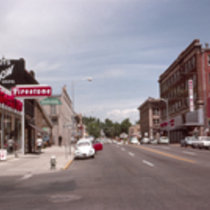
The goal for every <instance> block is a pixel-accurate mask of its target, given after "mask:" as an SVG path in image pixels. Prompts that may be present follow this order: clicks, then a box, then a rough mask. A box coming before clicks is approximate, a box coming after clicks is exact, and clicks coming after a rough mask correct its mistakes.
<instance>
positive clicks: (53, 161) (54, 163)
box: [50, 155, 56, 169]
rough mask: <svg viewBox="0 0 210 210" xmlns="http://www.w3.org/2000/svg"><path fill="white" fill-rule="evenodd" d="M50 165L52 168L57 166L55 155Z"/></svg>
mask: <svg viewBox="0 0 210 210" xmlns="http://www.w3.org/2000/svg"><path fill="white" fill-rule="evenodd" d="M50 166H51V169H55V168H56V157H55V156H54V155H53V156H52V157H51V159H50Z"/></svg>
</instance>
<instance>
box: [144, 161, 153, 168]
mask: <svg viewBox="0 0 210 210" xmlns="http://www.w3.org/2000/svg"><path fill="white" fill-rule="evenodd" d="M142 162H143V163H145V164H146V165H148V166H151V167H154V164H152V163H150V162H148V161H146V160H143V161H142Z"/></svg>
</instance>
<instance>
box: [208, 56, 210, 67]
mask: <svg viewBox="0 0 210 210" xmlns="http://www.w3.org/2000/svg"><path fill="white" fill-rule="evenodd" d="M208 64H209V66H210V55H208Z"/></svg>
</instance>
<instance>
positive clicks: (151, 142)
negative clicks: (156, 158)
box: [149, 139, 158, 144]
mask: <svg viewBox="0 0 210 210" xmlns="http://www.w3.org/2000/svg"><path fill="white" fill-rule="evenodd" d="M149 143H150V144H157V143H158V140H157V139H150V141H149Z"/></svg>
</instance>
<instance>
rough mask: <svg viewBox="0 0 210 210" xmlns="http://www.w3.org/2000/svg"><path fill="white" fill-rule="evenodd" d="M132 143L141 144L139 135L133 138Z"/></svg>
mask: <svg viewBox="0 0 210 210" xmlns="http://www.w3.org/2000/svg"><path fill="white" fill-rule="evenodd" d="M130 143H131V144H137V145H139V144H140V142H139V140H138V139H137V137H133V138H131V140H130Z"/></svg>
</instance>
